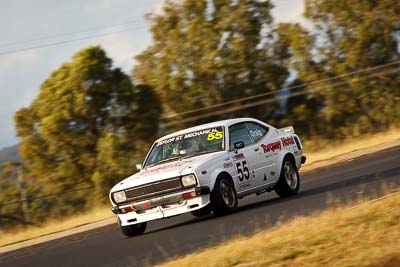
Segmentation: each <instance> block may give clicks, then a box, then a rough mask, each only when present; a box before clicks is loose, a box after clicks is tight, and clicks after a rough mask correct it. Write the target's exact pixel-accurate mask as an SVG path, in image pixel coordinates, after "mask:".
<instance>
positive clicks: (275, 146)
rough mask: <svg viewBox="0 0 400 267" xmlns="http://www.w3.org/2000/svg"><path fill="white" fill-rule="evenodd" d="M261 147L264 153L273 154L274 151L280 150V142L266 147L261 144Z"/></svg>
mask: <svg viewBox="0 0 400 267" xmlns="http://www.w3.org/2000/svg"><path fill="white" fill-rule="evenodd" d="M261 147H262V149H263V150H264V153H268V152H275V150H280V149H281V141H276V142H273V143H271V144H268V145H265V144H261Z"/></svg>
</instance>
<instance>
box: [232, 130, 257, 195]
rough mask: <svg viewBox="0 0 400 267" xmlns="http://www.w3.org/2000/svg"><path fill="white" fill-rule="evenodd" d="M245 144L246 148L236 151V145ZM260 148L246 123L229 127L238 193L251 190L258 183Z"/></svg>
mask: <svg viewBox="0 0 400 267" xmlns="http://www.w3.org/2000/svg"><path fill="white" fill-rule="evenodd" d="M236 142H243V143H244V147H243V148H241V149H239V150H238V151H235V149H234V144H235V143H236ZM259 151H260V147H259V146H257V145H256V144H255V142H254V140H253V139H252V138H251V136H250V133H249V131H248V129H247V127H246V125H245V124H244V123H238V124H234V125H232V126H230V127H229V155H230V156H231V157H232V159H233V164H234V167H235V174H234V175H233V176H234V177H233V179H235V180H236V182H237V183H236V185H237V188H236V190H237V192H241V191H245V190H247V189H251V188H253V187H254V186H255V183H256V180H257V179H256V173H257V169H258V168H259V166H258V165H257V163H258V157H259V156H258V153H259Z"/></svg>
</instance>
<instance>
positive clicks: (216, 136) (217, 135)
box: [207, 132, 222, 141]
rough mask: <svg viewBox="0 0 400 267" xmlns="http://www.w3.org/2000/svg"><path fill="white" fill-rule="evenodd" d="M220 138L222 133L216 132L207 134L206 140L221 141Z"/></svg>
mask: <svg viewBox="0 0 400 267" xmlns="http://www.w3.org/2000/svg"><path fill="white" fill-rule="evenodd" d="M221 138H222V132H216V133H209V134H208V135H207V140H208V141H212V140H214V139H217V140H218V139H221Z"/></svg>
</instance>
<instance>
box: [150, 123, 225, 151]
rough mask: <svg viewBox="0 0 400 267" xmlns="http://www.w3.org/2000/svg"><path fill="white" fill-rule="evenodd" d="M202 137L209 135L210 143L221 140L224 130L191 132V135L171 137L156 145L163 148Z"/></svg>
mask: <svg viewBox="0 0 400 267" xmlns="http://www.w3.org/2000/svg"><path fill="white" fill-rule="evenodd" d="M201 135H207V140H208V141H212V140H218V139H221V138H222V137H223V133H222V128H221V127H218V128H211V129H205V130H200V131H196V132H191V133H187V134H183V135H178V136H174V137H171V138H168V139H165V140H162V141H160V142H158V143H157V144H156V146H161V145H165V144H169V143H171V142H176V141H180V140H185V139H188V138H192V137H196V136H201Z"/></svg>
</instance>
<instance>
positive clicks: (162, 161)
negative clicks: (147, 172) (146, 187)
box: [146, 156, 182, 167]
mask: <svg viewBox="0 0 400 267" xmlns="http://www.w3.org/2000/svg"><path fill="white" fill-rule="evenodd" d="M181 158H182V157H180V156H179V157H172V158H168V159H163V160H160V161H157V162H155V163H153V164H150V165H148V166H146V167H152V166H155V165H158V164H161V163H165V162H168V161H173V160H177V159H181Z"/></svg>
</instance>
